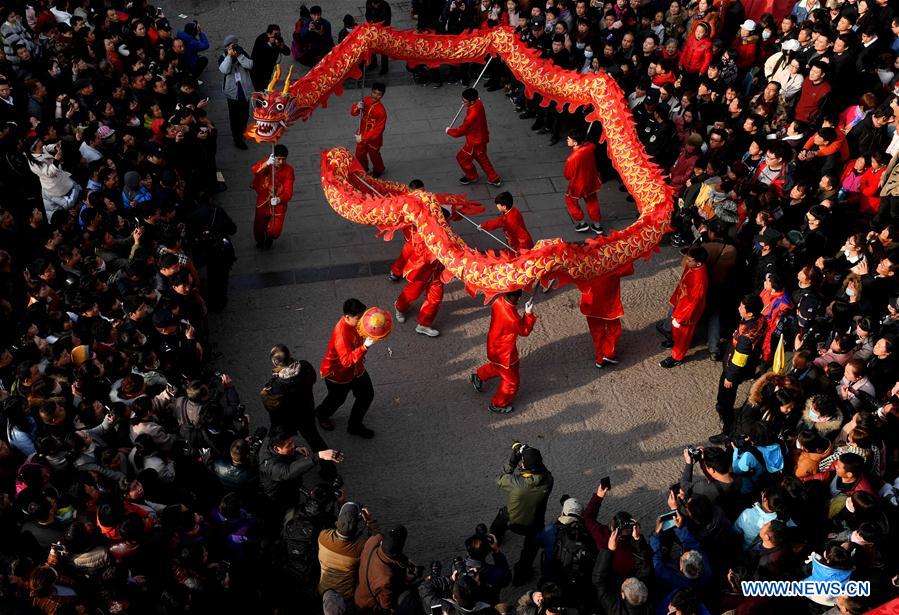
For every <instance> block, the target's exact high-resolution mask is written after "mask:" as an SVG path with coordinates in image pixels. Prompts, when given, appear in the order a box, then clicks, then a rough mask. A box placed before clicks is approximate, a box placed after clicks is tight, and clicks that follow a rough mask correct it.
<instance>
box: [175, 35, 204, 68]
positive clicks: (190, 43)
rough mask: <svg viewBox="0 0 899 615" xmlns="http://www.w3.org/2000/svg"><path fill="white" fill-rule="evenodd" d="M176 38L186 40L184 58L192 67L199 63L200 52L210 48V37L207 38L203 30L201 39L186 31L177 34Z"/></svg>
mask: <svg viewBox="0 0 899 615" xmlns="http://www.w3.org/2000/svg"><path fill="white" fill-rule="evenodd" d="M175 38H178V39H181V40H182V41H184V58H185V59H186V60H187V65H188V66H189V67H191V68H193V67H194V66H196V65H197V60H199V59H200V52H201V51H206V50H207V49H209V39H208V38H206V33H205V32H203V31H201V32H200V38H199V39H197V38H196V37H193V36H191V35H190V34H188V33H187V32H184V31H181V32H179V33H178V34H176V35H175Z"/></svg>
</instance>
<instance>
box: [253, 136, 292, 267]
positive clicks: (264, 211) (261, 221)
mask: <svg viewBox="0 0 899 615" xmlns="http://www.w3.org/2000/svg"><path fill="white" fill-rule="evenodd" d="M270 167H274V170H273V169H272V168H270ZM251 170H252V172H253V183H252V184H250V187H251V188H252V189H253V190H255V191H256V218H255V219H254V221H253V238H254V239H256V247H257V248H262V249H268V248H270V247H272V242H273V241H274V240H275V239H277V238H278V237H280V236H281V231H282V230H283V229H284V217H285V216H286V215H287V202H288V201H290V199H292V198H293V181H294V175H293V167H292V166H290V165H289V164H287V148H286V147H285V146H283V145H281V144H280V143H279V144H278V145H276V146H275V151H274V153H273V154H272V155H271V156H269V157H268V158H266V159H265V160H260V161H259V162H257V163H256V164H254V165H253V168H252V169H251ZM272 180H274V190H273V189H272Z"/></svg>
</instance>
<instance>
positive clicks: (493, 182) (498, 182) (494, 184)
mask: <svg viewBox="0 0 899 615" xmlns="http://www.w3.org/2000/svg"><path fill="white" fill-rule="evenodd" d="M487 183H488V184H490V185H491V186H495V187H497V188H499V187H500V186H502V185H503V180H501V179H500V178H498V177H497V178H496V181H489V180H488V181H487Z"/></svg>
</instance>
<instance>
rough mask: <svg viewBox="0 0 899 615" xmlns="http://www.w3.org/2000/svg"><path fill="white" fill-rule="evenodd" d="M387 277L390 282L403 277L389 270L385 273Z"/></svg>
mask: <svg viewBox="0 0 899 615" xmlns="http://www.w3.org/2000/svg"><path fill="white" fill-rule="evenodd" d="M387 279H388V280H390V281H391V282H399V281H400V280H402V279H403V276H400V275H396V274H395V273H393V272H392V271H391V272H390V273H388V274H387Z"/></svg>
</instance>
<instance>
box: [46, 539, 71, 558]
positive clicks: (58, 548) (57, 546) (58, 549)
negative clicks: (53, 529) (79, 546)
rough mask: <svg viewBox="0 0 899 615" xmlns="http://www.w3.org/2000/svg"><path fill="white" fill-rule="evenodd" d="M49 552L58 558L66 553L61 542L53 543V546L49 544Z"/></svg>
mask: <svg viewBox="0 0 899 615" xmlns="http://www.w3.org/2000/svg"><path fill="white" fill-rule="evenodd" d="M50 550H51V551H52V552H53V553H54V554H55V555H57V556H60V557H61V556H64V555H65V554H66V553H67V551H66V547H65V545H64V544H62V543H61V542H54V543H53V544H51V545H50Z"/></svg>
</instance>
